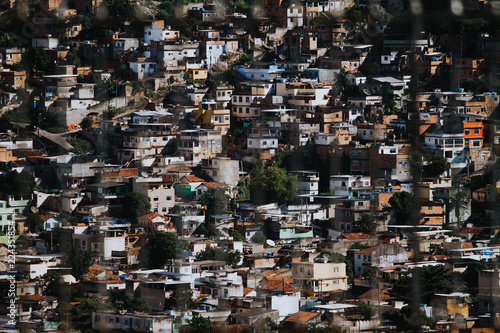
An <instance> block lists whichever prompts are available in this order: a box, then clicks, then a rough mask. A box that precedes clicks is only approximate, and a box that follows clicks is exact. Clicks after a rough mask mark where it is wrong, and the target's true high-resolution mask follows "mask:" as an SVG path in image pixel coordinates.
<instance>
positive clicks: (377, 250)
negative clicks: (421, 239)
mask: <svg viewBox="0 0 500 333" xmlns="http://www.w3.org/2000/svg"><path fill="white" fill-rule="evenodd" d="M407 261H408V252H407V251H406V249H405V248H404V247H402V246H401V245H399V244H380V245H376V246H373V247H368V248H365V249H362V250H359V251H357V252H355V253H354V276H361V275H363V274H364V273H365V272H366V271H367V269H368V268H370V267H373V268H374V269H379V268H386V267H390V266H394V265H395V264H397V263H405V262H407Z"/></svg>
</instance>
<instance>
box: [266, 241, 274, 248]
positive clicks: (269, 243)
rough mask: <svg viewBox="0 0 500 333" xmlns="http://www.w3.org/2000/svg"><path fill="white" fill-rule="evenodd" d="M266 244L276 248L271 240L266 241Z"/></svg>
mask: <svg viewBox="0 0 500 333" xmlns="http://www.w3.org/2000/svg"><path fill="white" fill-rule="evenodd" d="M266 244H267V245H269V246H271V247H273V246H276V243H275V242H274V241H273V240H272V239H268V240H266Z"/></svg>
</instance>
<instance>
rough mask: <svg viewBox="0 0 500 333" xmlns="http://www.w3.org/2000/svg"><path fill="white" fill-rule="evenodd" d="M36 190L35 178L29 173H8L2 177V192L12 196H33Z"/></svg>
mask: <svg viewBox="0 0 500 333" xmlns="http://www.w3.org/2000/svg"><path fill="white" fill-rule="evenodd" d="M34 188H35V178H34V177H33V175H32V174H31V173H29V172H26V171H23V172H21V173H18V172H17V171H11V172H7V173H5V174H2V175H0V192H1V193H12V194H31V193H32V192H33V189H34Z"/></svg>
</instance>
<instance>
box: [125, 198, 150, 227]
mask: <svg viewBox="0 0 500 333" xmlns="http://www.w3.org/2000/svg"><path fill="white" fill-rule="evenodd" d="M122 211H123V214H124V216H125V217H126V218H130V219H132V221H134V222H135V221H137V218H138V217H139V216H143V215H146V214H149V213H150V212H151V200H150V199H149V197H148V196H147V195H145V194H143V193H139V192H129V193H127V195H126V196H125V198H123V203H122Z"/></svg>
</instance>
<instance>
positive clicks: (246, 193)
mask: <svg viewBox="0 0 500 333" xmlns="http://www.w3.org/2000/svg"><path fill="white" fill-rule="evenodd" d="M250 188H251V179H250V178H249V177H245V178H243V179H242V180H240V181H239V182H238V194H237V195H236V198H237V199H243V200H245V199H250Z"/></svg>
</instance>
